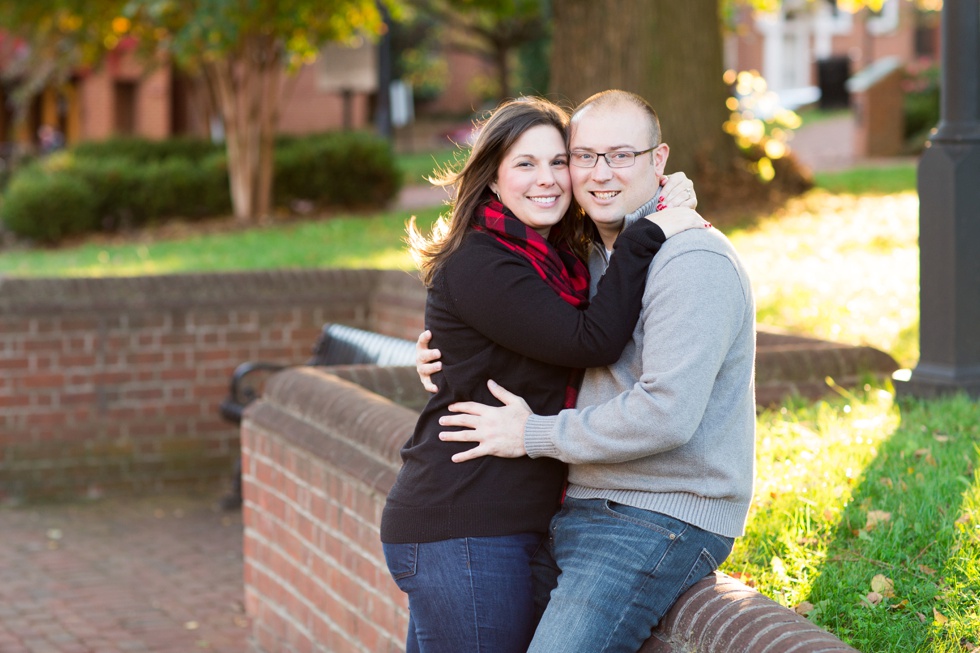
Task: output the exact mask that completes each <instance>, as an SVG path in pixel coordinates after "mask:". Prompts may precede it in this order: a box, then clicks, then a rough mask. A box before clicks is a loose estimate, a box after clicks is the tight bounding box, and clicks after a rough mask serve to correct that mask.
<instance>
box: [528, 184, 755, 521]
mask: <svg viewBox="0 0 980 653" xmlns="http://www.w3.org/2000/svg"><path fill="white" fill-rule="evenodd" d="M652 204H654V203H653V202H651V203H650V204H648V205H646V206H644V207H641V208H640V210H638V211H637V212H635V213H633V214H631V215H630V216H627V224H629V223H630V222H632V221H633V220H635V219H637V218H638V217H639V216H643V215H645V214H647V213H651V212H652V211H653V210H654V209H653V206H651V205H652ZM607 264H608V261H607V258H606V256H605V252H603V251H599V252H594V253H593V256H592V259H591V261H590V268H591V269H592V276H593V292H594V291H595V283H596V282H597V280H598V278H599V277H600V276H601V275H602V273H603V272H604V271H605V268H606V265H607ZM754 365H755V304H754V302H753V299H752V289H751V287H750V285H749V279H748V275H747V274H746V272H745V269H744V267H743V266H742V263H741V261H740V260H739V258H738V256H737V254H736V253H735V250H734V248H733V247H732V246H731V243H729V241H728V239H727V238H725V236H724V235H722V234H721V233H720V232H718V231H717V230H715V229H691V230H688V231H685V232H682V233H680V234H677V235H675V236H673V237H671V238H670V239H668V240H667V242H666V243H665V244H664V245H663V247H662V248H661V250H660V252H659V253H658V254H657V256H656V257H655V258H654V260H653V263H652V265H651V266H650V269H649V272H648V274H647V281H646V290H645V292H644V297H643V310H642V312H641V314H640V319H639V321H638V322H637V325H636V329H635V330H634V333H633V339H632V341H631V342H629V343H628V344H627V345H626V349H625V350H624V351H623V355H622V356H621V357H620V359H619V361H617V362H616V363H614V364H613V365H611V366H609V367H601V368H592V369H589V370H588V371H587V372H586V375H585V379H584V381H583V383H582V390H581V392H580V394H579V398H578V408H576V409H574V410H563V411H562V412H561V413H559V414H558V415H556V416H548V417H544V416H538V415H532V416H531V417H530V418H529V419H528V422H527V425H526V426H525V429H524V443H525V447H526V448H527V452H528V455H530V456H531V457H532V458H537V457H541V456H547V457H550V458H557V459H559V460H563V461H565V462H567V463H569V464H570V465H569V487H568V496H571V497H577V498H603V499H609V500H611V501H615V502H617V503H623V504H627V505H631V506H635V507H638V508H643V509H647V510H652V511H655V512H660V513H663V514H666V515H670V516H671V517H675V518H677V519H680V520H683V521H685V522H687V523H690V524H693V525H695V526H698V527H699V528H703V529H705V530H707V531H710V532H713V533H717V534H719V535H724V536H727V537H737V536H740V535H742V534H743V533H744V529H745V521H746V517H747V514H748V509H749V503H750V501H751V498H752V482H753V477H754V465H755V388H754V376H755V374H754V372H755V369H754Z"/></svg>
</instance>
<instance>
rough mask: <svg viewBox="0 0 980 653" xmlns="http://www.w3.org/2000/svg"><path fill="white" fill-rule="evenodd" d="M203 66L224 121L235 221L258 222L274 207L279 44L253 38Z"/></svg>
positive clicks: (279, 61) (279, 64) (279, 68)
mask: <svg viewBox="0 0 980 653" xmlns="http://www.w3.org/2000/svg"><path fill="white" fill-rule="evenodd" d="M204 71H205V77H206V79H207V81H208V84H209V86H210V87H211V89H212V93H213V96H214V97H215V100H216V102H217V104H218V109H219V110H220V113H221V117H222V120H223V122H224V128H225V144H226V148H227V153H228V184H229V190H230V192H231V204H232V211H233V213H234V215H235V219H236V220H239V221H242V222H256V221H258V220H260V219H262V218H264V217H267V216H268V215H270V214H271V210H272V180H273V172H274V168H273V164H274V161H273V157H274V140H275V130H276V124H277V122H278V111H279V98H280V93H279V84H280V80H281V74H282V71H281V59H280V57H279V54H278V48H277V45H276V44H275V43H274V42H272V41H270V40H269V39H267V38H266V37H252V38H250V39H248V40H247V42H246V44H245V46H244V47H243V48H242V50H241V51H240V52H239V53H238V54H237V55H230V56H229V57H228V58H227V59H224V60H219V61H212V62H208V63H206V64H205V66H204Z"/></svg>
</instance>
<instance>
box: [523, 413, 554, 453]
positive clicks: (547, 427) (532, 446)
mask: <svg viewBox="0 0 980 653" xmlns="http://www.w3.org/2000/svg"><path fill="white" fill-rule="evenodd" d="M557 419H558V418H557V417H556V416H555V415H547V416H543V415H531V416H530V417H528V418H527V423H526V424H524V448H525V449H526V450H527V455H528V456H530V457H531V458H558V448H557V447H556V446H555V443H554V442H552V440H551V433H552V431H553V430H554V428H555V422H556V421H557Z"/></svg>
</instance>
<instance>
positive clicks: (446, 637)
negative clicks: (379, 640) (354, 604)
mask: <svg viewBox="0 0 980 653" xmlns="http://www.w3.org/2000/svg"><path fill="white" fill-rule="evenodd" d="M542 539H543V536H542V535H541V534H536V533H525V534H520V535H509V536H504V537H467V538H461V539H455V540H443V541H440V542H426V543H422V544H385V545H384V553H385V560H386V561H387V563H388V571H390V572H391V576H392V578H394V579H395V583H397V584H398V587H399V589H401V590H402V591H403V592H405V593H406V594H408V610H409V621H408V638H407V642H406V647H405V650H406V653H419V652H421V653H525V651H526V650H527V645H528V642H530V641H531V636H532V635H533V633H534V592H533V588H532V582H531V559H532V558H533V557H534V555H535V553H536V552H537V550H538V549H539V548H540V547H541V544H542Z"/></svg>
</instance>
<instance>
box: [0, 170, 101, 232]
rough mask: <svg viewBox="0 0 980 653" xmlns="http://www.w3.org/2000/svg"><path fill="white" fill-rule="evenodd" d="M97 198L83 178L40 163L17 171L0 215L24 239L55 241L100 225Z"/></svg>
mask: <svg viewBox="0 0 980 653" xmlns="http://www.w3.org/2000/svg"><path fill="white" fill-rule="evenodd" d="M97 209H98V200H97V199H96V197H95V195H94V193H93V192H92V189H91V188H90V187H89V186H88V184H86V183H85V182H84V181H83V180H82V179H80V178H79V177H76V176H74V175H72V174H66V173H63V172H46V171H45V170H43V169H42V168H41V167H39V166H32V167H30V168H26V169H24V170H22V171H20V172H19V173H18V174H17V175H16V176H15V177H14V178H13V179H12V180H11V181H10V184H9V185H8V187H7V189H6V191H5V193H4V197H3V203H2V204H0V216H2V218H3V222H4V224H5V225H6V227H7V229H9V230H10V231H12V232H13V233H15V234H17V235H18V236H21V237H23V238H30V239H33V240H37V241H40V242H43V243H55V242H57V241H59V240H61V239H62V238H64V237H66V236H70V235H73V234H79V233H85V232H89V231H94V230H96V229H98V227H99V214H98V210H97Z"/></svg>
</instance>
